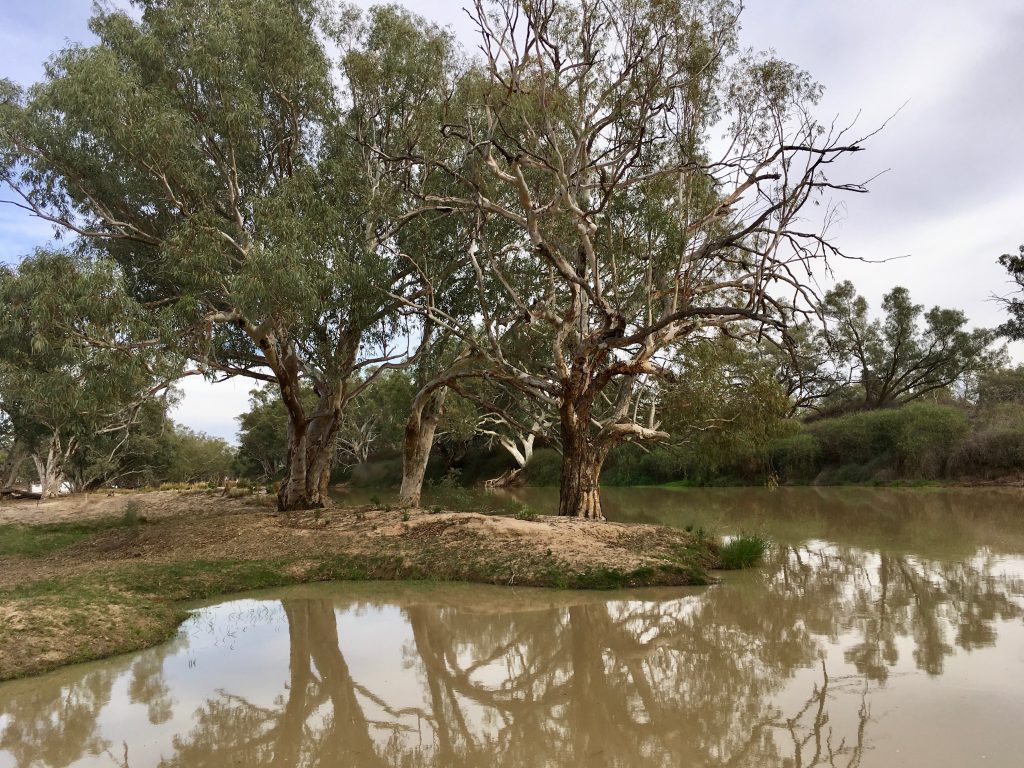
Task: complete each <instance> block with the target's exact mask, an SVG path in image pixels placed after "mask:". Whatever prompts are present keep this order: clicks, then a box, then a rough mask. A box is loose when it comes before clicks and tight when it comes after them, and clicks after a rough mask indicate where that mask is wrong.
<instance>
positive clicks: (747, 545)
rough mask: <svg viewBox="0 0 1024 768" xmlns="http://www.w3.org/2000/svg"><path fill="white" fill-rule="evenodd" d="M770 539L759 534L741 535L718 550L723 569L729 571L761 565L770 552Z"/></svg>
mask: <svg viewBox="0 0 1024 768" xmlns="http://www.w3.org/2000/svg"><path fill="white" fill-rule="evenodd" d="M768 545H769V542H768V539H766V538H764V537H763V536H760V535H757V534H749V533H741V534H740V535H739V536H734V537H733V538H731V539H730V540H729V541H727V542H726V543H725V544H722V546H720V547H719V548H718V557H719V559H720V560H721V561H722V568H724V569H725V570H727V571H733V570H739V569H741V568H751V567H753V566H755V565H757V564H758V563H760V562H761V561H762V560H763V559H764V556H765V553H766V552H767V551H768Z"/></svg>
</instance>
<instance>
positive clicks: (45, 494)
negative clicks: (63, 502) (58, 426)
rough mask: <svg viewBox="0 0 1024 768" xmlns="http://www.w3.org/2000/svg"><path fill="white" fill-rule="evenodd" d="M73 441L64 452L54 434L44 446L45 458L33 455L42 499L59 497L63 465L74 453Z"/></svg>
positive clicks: (58, 436)
mask: <svg viewBox="0 0 1024 768" xmlns="http://www.w3.org/2000/svg"><path fill="white" fill-rule="evenodd" d="M74 446H75V440H74V439H72V440H71V442H70V443H69V445H68V448H67V450H66V451H64V450H62V449H61V440H60V434H59V433H58V432H56V431H55V432H54V433H53V436H52V437H51V438H50V441H49V442H48V443H47V446H46V456H45V457H44V456H42V455H41V454H39V453H38V452H37V453H33V454H32V461H33V463H34V464H35V465H36V474H37V475H38V476H39V486H40V488H39V492H40V497H41V498H43V499H55V498H57V496H59V495H60V491H61V487H62V486H63V485H64V467H65V463H66V461H67V460H68V458H70V456H71V454H72V453H73V452H74Z"/></svg>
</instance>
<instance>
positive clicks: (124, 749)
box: [0, 489, 1024, 768]
mask: <svg viewBox="0 0 1024 768" xmlns="http://www.w3.org/2000/svg"><path fill="white" fill-rule="evenodd" d="M517 497H518V498H519V499H520V500H521V501H524V502H525V503H527V504H529V505H530V506H531V507H533V508H535V509H538V510H541V511H548V510H549V509H552V508H553V506H554V503H555V502H554V496H553V494H552V493H551V492H550V491H547V490H540V489H531V490H525V491H521V492H518V493H517ZM477 503H479V500H477ZM487 503H489V504H492V505H493V506H502V505H505V504H507V503H508V500H507V499H502V498H491V499H490V500H489V501H488V502H487ZM605 504H606V511H607V512H608V514H609V517H611V518H612V519H619V520H627V519H628V520H638V521H649V522H661V523H666V524H669V525H677V526H685V525H692V526H694V527H696V528H703V529H704V530H706V531H709V532H713V533H715V534H717V535H726V534H729V533H733V532H736V531H740V530H745V531H757V532H762V533H766V534H768V535H769V536H771V537H772V539H773V540H774V541H775V542H776V546H775V548H774V550H773V552H772V553H771V555H770V558H769V562H768V563H767V564H766V565H765V567H764V568H762V569H759V570H755V571H748V572H743V573H730V574H726V575H725V577H724V581H723V583H722V584H721V585H719V586H716V587H711V588H703V589H700V588H693V589H657V590H640V591H630V592H606V593H572V592H558V591H548V590H528V589H503V588H497V587H494V588H488V587H480V586H468V585H438V586H432V585H423V584H417V585H409V584H404V585H403V584H391V585H388V584H361V585H359V584H357V585H347V584H334V585H321V586H315V587H301V588H295V589H290V590H282V591H277V592H272V593H260V594H257V595H253V596H249V597H247V598H246V599H242V600H232V601H228V602H223V603H220V604H217V605H211V606H207V607H202V608H199V609H198V610H196V612H195V613H194V614H193V615H192V618H191V619H190V620H189V621H188V622H187V623H186V624H185V625H184V626H183V627H182V629H181V632H180V633H179V635H178V637H177V638H176V639H175V640H173V641H172V642H170V643H168V644H166V645H163V646H160V647H158V648H154V649H151V650H148V651H144V652H142V653H138V654H133V655H126V656H121V657H118V658H115V659H112V660H109V661H105V662H100V663H94V664H87V665H80V666H76V667H71V668H67V669H63V670H60V671H58V672H56V673H53V674H50V675H45V676H42V677H38V678H34V679H31V680H22V681H16V682H13V683H7V684H3V685H0V766H5V767H6V766H119V767H120V768H125V766H132V767H133V768H138V767H140V766H356V767H358V766H410V767H411V766H444V767H447V766H481V767H483V766H486V767H487V768H501V767H504V766H523V767H524V768H525V767H527V766H684V767H688V766H750V767H752V768H753V767H755V766H757V767H763V766H766V767H768V768H774V767H776V766H779V767H781V766H794V767H796V766H801V767H802V766H843V767H844V768H845V767H847V766H884V767H887V768H888V767H889V766H928V767H929V768H930V767H932V766H950V767H951V768H952V767H954V766H955V767H956V768H960V767H962V766H1005V767H1006V768H1019V767H1020V766H1024V494H1022V493H1021V492H1019V491H1018V492H1014V491H983V490H915V491H902V490H869V489H851V490H837V489H792V490H791V489H783V490H780V491H777V492H774V493H770V492H767V491H764V490H715V491H696V490H692V491H691V490H685V491H671V490H653V489H651V490H647V489H628V490H615V489H610V490H608V491H607V492H606V494H605Z"/></svg>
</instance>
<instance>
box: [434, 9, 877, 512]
mask: <svg viewBox="0 0 1024 768" xmlns="http://www.w3.org/2000/svg"><path fill="white" fill-rule="evenodd" d="M471 16H472V17H473V18H474V21H475V23H476V26H477V29H478V32H479V39H480V49H481V51H482V59H481V61H480V62H479V64H478V66H477V67H476V68H475V69H474V70H473V71H472V72H471V73H468V74H467V76H466V80H465V82H466V84H467V85H466V87H467V88H474V89H475V94H474V97H473V98H467V99H465V101H464V102H463V103H464V104H465V108H464V109H463V110H462V112H460V113H458V114H454V113H453V114H450V116H449V117H448V119H447V125H446V128H445V133H446V135H447V136H448V137H449V138H450V140H451V142H452V143H453V144H455V145H457V146H459V147H461V151H462V157H463V161H462V163H461V164H459V165H458V166H455V167H448V168H445V170H446V171H447V172H448V173H449V174H450V175H451V176H452V177H453V178H455V179H457V180H458V182H459V185H460V187H459V189H458V190H457V192H456V193H454V194H450V195H436V196H433V197H430V198H428V202H430V203H432V204H434V205H436V206H439V207H445V208H452V209H456V210H459V211H464V212H467V213H471V214H472V215H474V216H475V218H476V229H475V240H474V243H473V246H472V247H471V248H470V252H469V253H470V257H471V258H472V260H473V266H474V268H475V274H476V279H477V281H478V283H479V286H480V295H481V297H482V299H483V300H482V301H481V303H480V307H479V310H480V316H481V319H482V323H483V332H482V333H478V334H472V335H471V334H469V333H466V332H463V338H464V339H465V340H466V341H467V343H469V344H470V345H471V346H472V347H473V349H474V350H475V351H476V352H477V353H478V354H481V355H484V356H486V357H487V359H488V363H489V366H490V368H491V372H490V375H491V376H492V377H494V378H495V379H501V380H503V381H504V382H506V383H508V384H510V385H514V386H516V387H517V388H519V390H520V391H521V392H523V393H524V394H526V396H529V397H533V398H537V399H538V400H540V401H542V402H544V403H546V404H548V406H549V407H551V408H552V409H553V410H555V411H557V413H558V432H559V435H560V441H561V445H562V450H563V454H564V461H563V469H562V479H561V491H560V504H559V512H560V514H563V515H576V516H581V517H587V518H598V519H599V518H601V517H602V512H601V503H600V493H599V488H598V477H599V474H600V469H601V465H602V462H603V461H604V458H605V457H606V456H607V454H608V452H609V450H610V449H611V448H612V447H613V446H615V445H616V444H618V443H621V442H623V441H629V440H650V439H654V440H657V439H665V438H666V437H667V434H666V432H665V431H664V430H662V429H660V428H659V426H658V424H657V423H655V424H653V425H651V424H650V423H648V422H647V421H646V420H645V419H642V418H637V415H636V414H637V409H636V401H637V398H638V397H648V396H649V394H650V392H652V391H653V390H654V388H655V387H656V382H657V381H658V380H662V379H668V378H671V377H672V376H673V374H674V371H673V370H672V367H671V365H670V354H669V352H670V350H671V349H672V347H673V346H674V345H676V344H678V343H679V342H680V341H681V340H682V339H685V338H687V337H694V336H699V335H702V334H706V333H709V332H710V331H711V329H726V330H730V329H734V331H735V333H737V334H749V333H754V334H767V333H774V334H775V335H776V336H777V337H778V338H779V341H780V343H782V342H783V340H784V329H785V328H786V326H787V324H789V323H791V322H793V318H794V315H795V314H796V313H799V312H800V311H801V309H806V308H807V305H809V304H811V303H813V299H814V296H813V292H812V289H811V287H810V285H811V282H812V281H811V278H810V275H809V270H810V268H811V265H812V263H813V262H815V261H816V260H823V259H825V258H826V257H828V256H836V255H840V254H839V252H838V250H837V249H836V248H835V247H834V246H833V245H831V244H830V243H829V242H828V241H827V239H826V237H825V235H824V234H823V232H824V231H825V229H821V230H818V229H816V228H815V227H814V225H813V224H812V223H809V222H808V221H807V220H806V219H807V218H808V216H807V211H806V210H805V208H806V207H807V204H808V203H810V202H812V201H816V200H817V198H818V197H819V196H823V195H824V194H826V193H828V192H830V191H843V190H846V191H863V188H862V187H861V186H859V185H848V184H841V183H836V182H834V181H832V180H831V178H830V176H829V175H828V174H827V172H828V171H829V169H830V168H832V167H833V165H834V164H835V163H836V162H837V161H839V160H840V159H841V158H842V157H843V156H844V155H847V154H848V153H851V152H854V151H857V150H858V149H860V146H859V143H858V141H859V140H854V139H853V138H852V137H851V135H850V129H829V128H827V127H825V126H822V125H820V124H819V123H818V122H816V121H815V120H814V119H813V117H812V116H811V114H810V110H811V108H812V106H813V105H814V103H815V102H816V100H817V99H818V96H819V94H820V88H819V87H818V86H817V85H816V84H815V83H814V82H813V81H812V80H811V78H810V77H809V76H808V75H807V74H806V73H804V72H803V71H801V70H800V69H799V68H797V67H796V66H794V65H792V64H789V63H786V62H784V61H780V60H779V59H777V58H775V57H774V56H771V55H755V54H751V53H746V52H742V51H741V50H740V48H739V45H738V41H737V32H738V5H736V4H733V3H729V2H724V1H723V0H683V1H681V2H670V3H648V2H639V1H638V0H628V1H627V2H611V1H610V0H558V1H557V2H556V0H531V1H529V2H528V1H527V0H493V1H491V2H485V0H476V2H475V3H474V5H473V9H472V11H471ZM719 132H722V133H724V135H722V136H721V137H719V136H718V135H717V134H718V133H719ZM713 134H714V135H713ZM823 210H824V211H825V212H826V213H825V217H824V222H823V227H824V225H826V224H827V223H828V221H829V214H828V211H829V210H831V208H830V207H829V206H825V208H824V209H823ZM495 230H497V231H498V232H499V233H500V234H499V235H497V236H494V235H493V233H494V231H495ZM508 231H511V232H513V233H514V237H512V238H511V239H509V238H508V237H507V234H506V233H507V232H508ZM432 316H433V317H434V318H435V321H436V322H438V323H440V324H447V326H448V327H449V328H450V329H451V330H452V331H453V332H456V333H458V332H459V328H458V324H457V323H455V322H453V321H451V320H450V319H448V318H445V317H444V313H443V312H441V311H436V310H433V311H432ZM509 343H512V344H514V345H515V346H517V347H519V348H523V347H528V346H530V345H531V344H532V345H533V346H536V347H539V348H543V349H545V350H546V351H547V354H546V355H544V358H543V362H542V363H541V364H539V365H534V364H529V363H523V362H522V361H521V360H518V359H516V358H515V357H514V356H511V355H507V354H505V352H504V349H505V348H506V347H507V345H508V344H509Z"/></svg>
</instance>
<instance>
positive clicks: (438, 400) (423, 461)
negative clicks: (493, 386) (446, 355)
mask: <svg viewBox="0 0 1024 768" xmlns="http://www.w3.org/2000/svg"><path fill="white" fill-rule="evenodd" d="M447 395H448V387H444V386H441V387H436V388H434V389H431V390H427V391H421V393H420V394H419V395H418V396H417V397H416V400H415V402H414V403H413V407H412V411H411V412H410V413H409V420H408V421H407V422H406V425H405V442H404V445H403V449H402V490H401V494H400V500H401V503H402V504H403V505H405V506H410V507H418V506H419V504H420V496H421V494H422V492H423V477H424V475H425V474H426V472H427V462H428V461H429V460H430V448H431V446H432V445H433V443H434V432H435V431H436V430H437V424H438V422H439V421H440V420H441V417H442V416H443V415H444V401H445V398H446V397H447Z"/></svg>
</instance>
